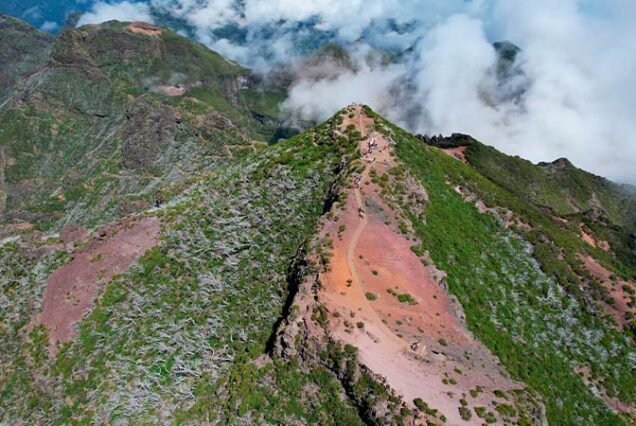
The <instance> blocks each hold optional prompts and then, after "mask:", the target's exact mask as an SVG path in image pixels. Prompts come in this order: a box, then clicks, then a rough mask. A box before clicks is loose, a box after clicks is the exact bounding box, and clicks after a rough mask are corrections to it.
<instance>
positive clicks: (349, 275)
mask: <svg viewBox="0 0 636 426" xmlns="http://www.w3.org/2000/svg"><path fill="white" fill-rule="evenodd" d="M346 112H348V113H349V115H348V117H347V118H345V119H344V121H343V123H342V124H341V126H340V131H341V132H343V133H345V132H346V131H347V128H348V130H349V131H350V130H351V126H352V125H353V126H355V129H356V130H358V131H359V132H360V133H361V135H362V138H361V140H360V142H359V150H360V153H361V160H360V163H359V165H358V167H357V170H359V173H358V174H354V175H353V176H352V179H351V181H350V185H349V186H348V188H346V192H345V193H344V194H341V201H340V203H337V204H336V205H334V207H333V208H332V211H331V214H330V215H327V217H328V219H326V220H324V221H323V223H322V228H321V230H320V233H319V239H320V240H321V241H322V242H323V245H324V246H326V247H327V251H328V254H326V256H328V261H327V262H326V267H325V268H323V269H322V270H321V271H320V273H319V274H318V277H317V282H318V286H319V289H318V290H316V291H313V292H312V291H308V290H307V289H305V291H301V292H299V295H298V296H297V300H296V301H295V303H296V304H297V305H298V306H300V311H301V312H306V313H308V314H309V313H311V312H313V310H314V308H313V307H314V306H315V305H316V304H319V305H320V306H322V307H324V308H325V309H326V310H327V311H328V312H329V322H328V324H329V325H328V328H327V333H328V334H329V335H330V336H331V338H333V339H335V340H336V341H338V342H340V343H342V344H345V345H350V346H353V347H356V348H357V350H358V360H359V362H360V363H361V364H362V365H363V366H364V367H365V368H367V369H368V370H369V371H371V372H372V373H373V374H374V375H375V376H376V377H378V378H380V379H381V380H382V381H383V382H384V383H385V384H386V385H387V386H388V387H390V389H392V390H393V391H395V393H396V394H397V395H399V396H400V397H401V398H402V400H403V401H404V402H405V403H406V404H407V406H408V407H409V408H411V409H416V410H415V412H416V413H417V412H418V410H417V407H416V406H415V405H414V403H413V401H414V400H416V399H418V398H419V399H420V400H422V401H424V402H425V403H426V404H427V406H428V407H429V408H430V410H431V411H432V410H437V412H435V415H433V416H430V415H427V416H424V417H418V416H417V415H416V416H415V417H414V418H412V419H411V420H412V422H413V423H414V424H420V423H422V424H426V423H425V422H432V423H435V422H438V421H439V419H445V420H446V421H447V422H448V424H481V423H483V421H484V419H483V418H480V417H478V416H472V417H471V418H470V419H466V418H462V417H463V416H462V412H463V411H464V410H472V409H473V408H474V407H484V412H488V411H494V409H495V400H496V399H497V397H496V393H497V394H498V393H499V392H508V391H511V390H513V389H521V388H523V385H522V384H519V383H515V382H514V381H513V380H511V379H510V378H509V377H508V375H507V374H506V372H505V371H504V370H503V369H502V367H501V366H500V365H499V362H498V360H497V359H496V358H495V357H494V356H493V355H492V354H491V353H490V351H489V350H488V349H487V348H486V347H485V346H484V345H482V344H481V343H480V342H479V341H477V340H476V339H475V338H474V337H473V336H472V335H471V333H470V332H469V331H468V330H467V328H466V326H465V324H464V322H463V314H462V310H461V306H460V305H459V304H458V303H457V301H456V300H455V299H454V298H453V297H452V296H451V295H449V294H448V292H447V289H446V288H445V281H444V278H445V274H444V273H443V271H439V270H438V269H437V268H435V266H434V265H433V264H432V262H431V261H430V258H428V257H427V256H426V255H424V256H422V257H418V255H417V254H415V253H414V252H413V251H412V250H411V246H413V245H414V244H416V242H417V241H415V239H413V238H412V237H409V236H408V231H407V232H404V230H403V229H402V231H401V228H400V224H401V223H403V222H402V218H401V215H400V212H399V211H396V210H395V209H393V208H392V207H390V206H389V205H388V203H387V201H386V200H385V198H384V197H383V196H382V195H381V193H382V188H381V187H380V185H378V183H375V182H372V180H374V179H373V178H374V177H382V176H383V175H385V174H387V173H389V171H390V169H392V168H394V167H396V166H397V163H396V161H395V159H394V153H393V147H392V144H391V141H390V140H388V139H387V138H386V137H384V136H383V135H382V134H381V133H379V132H376V131H374V130H373V127H374V123H373V120H372V119H371V118H369V117H367V116H366V115H365V113H364V111H363V110H362V108H361V107H358V106H354V107H350V108H349V110H347V111H346ZM413 183H414V182H413ZM409 190H410V191H411V196H412V197H413V198H416V199H417V200H418V202H420V203H425V202H426V201H427V196H426V192H425V191H424V190H423V188H421V187H419V185H416V184H415V183H414V184H413V185H412V186H411V187H410V188H409ZM323 256H324V255H323ZM304 323H305V325H307V324H311V320H309V319H307V318H305V321H304ZM308 329H309V332H310V333H312V332H314V333H315V332H316V330H317V329H319V328H317V327H312V326H308ZM312 330H313V331H312ZM319 332H320V333H322V331H319ZM422 414H424V413H422ZM424 419H426V420H424ZM490 421H491V422H494V421H496V422H497V423H501V424H503V421H502V420H501V419H496V420H495V417H494V416H491V418H490ZM537 421H540V419H538V420H537Z"/></svg>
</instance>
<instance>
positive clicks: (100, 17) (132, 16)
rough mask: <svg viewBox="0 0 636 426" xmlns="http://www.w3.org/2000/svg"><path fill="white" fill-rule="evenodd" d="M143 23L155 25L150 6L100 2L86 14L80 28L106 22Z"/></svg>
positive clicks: (125, 2)
mask: <svg viewBox="0 0 636 426" xmlns="http://www.w3.org/2000/svg"><path fill="white" fill-rule="evenodd" d="M112 20H116V21H122V22H125V21H142V22H148V23H153V21H154V19H153V17H152V14H151V13H150V6H149V5H147V4H144V3H133V2H129V1H122V2H119V3H108V2H105V1H98V2H96V3H95V4H93V6H92V8H91V10H90V11H89V12H86V13H84V14H83V15H82V16H81V18H80V19H79V21H78V22H77V25H78V26H82V25H87V24H101V23H102V22H106V21H112Z"/></svg>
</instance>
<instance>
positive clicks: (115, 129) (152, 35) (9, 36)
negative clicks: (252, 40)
mask: <svg viewBox="0 0 636 426" xmlns="http://www.w3.org/2000/svg"><path fill="white" fill-rule="evenodd" d="M3 19H4V21H3V22H5V21H6V22H10V23H13V25H11V26H8V25H4V26H3V27H2V28H0V33H1V34H2V37H0V39H2V42H3V43H4V44H7V45H9V48H8V52H12V51H16V52H18V51H21V50H22V45H23V44H24V42H25V40H27V41H28V40H30V39H36V40H41V41H42V43H41V44H42V47H41V49H40V50H38V51H37V52H36V53H37V54H35V53H34V54H33V55H32V56H33V58H35V59H37V60H38V61H39V62H38V64H37V70H38V71H37V73H35V74H29V75H28V76H22V77H20V75H22V74H24V73H22V74H20V75H17V76H15V77H14V76H9V77H11V78H13V79H14V80H16V82H15V83H14V84H12V85H10V86H8V85H7V86H6V87H7V88H9V89H11V90H12V92H11V95H10V99H8V101H7V102H6V104H5V105H4V106H3V107H2V108H1V109H0V157H1V158H0V159H1V160H2V161H0V166H1V167H2V173H0V196H1V197H0V201H1V202H0V214H2V215H3V219H4V221H27V222H32V223H35V224H37V225H38V226H40V227H42V228H46V227H56V226H60V225H61V224H64V223H66V222H75V223H80V224H89V225H94V224H96V223H99V221H102V220H104V219H112V218H115V217H118V216H120V215H122V214H126V213H127V212H131V211H139V210H143V209H145V208H148V207H149V206H152V205H153V204H161V203H162V202H163V201H166V197H167V196H168V195H169V194H166V193H165V188H166V187H168V186H170V184H171V183H173V182H178V181H181V180H183V179H185V178H187V177H189V176H192V175H193V174H194V173H195V172H198V171H200V170H201V169H203V168H213V167H214V164H216V163H219V162H225V161H227V159H229V158H230V157H232V152H233V151H235V150H241V149H244V148H250V147H251V148H252V149H253V148H254V147H255V146H256V145H254V143H253V141H254V140H256V141H260V142H259V143H261V144H265V143H266V142H267V141H269V140H270V139H271V138H272V137H273V136H274V135H275V134H276V133H277V132H278V133H280V132H279V130H278V121H277V120H278V119H277V117H276V113H277V111H276V101H277V99H278V98H279V97H280V96H279V95H277V94H274V93H268V92H263V91H261V90H260V89H259V87H258V86H257V85H256V83H255V82H254V79H253V78H252V76H251V74H250V73H249V71H248V70H245V69H243V68H241V67H239V66H238V65H236V64H234V63H232V62H229V61H227V60H226V59H224V58H223V57H221V56H219V55H218V54H216V53H214V52H212V51H210V50H208V49H207V48H205V47H203V46H202V45H199V44H196V43H193V42H191V41H188V40H187V39H185V38H183V37H180V36H178V35H176V34H175V33H172V32H170V31H164V30H162V29H159V28H155V27H146V26H131V25H129V24H123V23H118V22H111V23H107V24H103V25H100V26H87V27H83V28H80V29H69V30H66V31H65V32H64V33H63V34H62V35H60V37H58V38H57V39H55V40H53V41H52V45H51V46H50V47H48V45H47V44H46V43H45V42H48V43H49V44H51V40H50V39H49V38H48V36H45V35H43V34H41V33H38V32H37V31H36V30H34V29H32V28H30V27H28V26H27V25H25V24H23V23H19V21H15V20H11V19H10V18H3ZM16 28H17V29H16ZM16 32H17V33H18V34H17V35H15V34H14V33H16ZM26 44H28V45H29V46H31V48H32V49H35V48H36V47H37V46H38V44H36V43H35V42H31V41H28V43H26ZM11 49H13V50H11ZM49 50H50V53H49ZM9 56H11V55H8V54H5V52H3V57H2V61H3V63H2V64H1V65H2V66H1V67H0V69H3V70H5V69H7V68H8V69H16V70H18V68H17V67H15V66H14V64H13V62H11V59H10V58H9ZM13 56H15V55H13ZM13 56H11V57H13ZM35 59H33V61H35ZM25 61H26V60H23V61H22V62H25ZM25 63H26V65H25V67H27V65H28V66H31V65H30V62H25ZM27 68H28V67H27ZM29 69H30V68H29ZM25 72H26V71H25ZM9 77H7V78H9ZM3 87H4V86H3ZM168 192H169V191H168Z"/></svg>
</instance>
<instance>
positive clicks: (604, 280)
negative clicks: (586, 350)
mask: <svg viewBox="0 0 636 426" xmlns="http://www.w3.org/2000/svg"><path fill="white" fill-rule="evenodd" d="M579 258H580V259H581V261H582V262H583V265H584V266H585V269H587V270H588V271H589V273H590V274H592V276H594V277H595V278H597V279H598V280H599V281H600V282H601V284H602V285H603V287H605V288H606V289H607V290H608V291H609V292H610V295H611V296H612V298H614V301H615V303H614V305H613V306H611V305H606V306H607V309H606V310H607V312H608V313H609V314H611V315H612V316H613V317H614V319H616V322H617V323H618V324H620V325H621V326H624V325H625V324H627V320H625V314H626V313H627V312H631V313H632V314H635V315H636V307H632V308H630V307H629V305H628V303H629V302H630V301H631V299H632V298H631V296H630V294H629V293H628V292H627V291H625V290H624V288H623V287H626V288H631V289H632V290H633V291H636V283H634V282H631V281H625V280H622V279H619V278H616V279H615V281H612V279H611V277H612V272H610V271H609V270H608V269H607V268H605V267H604V266H603V265H601V264H600V263H598V262H597V261H596V259H594V258H593V257H591V256H580V257H579Z"/></svg>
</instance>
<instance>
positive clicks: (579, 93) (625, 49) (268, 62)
mask: <svg viewBox="0 0 636 426" xmlns="http://www.w3.org/2000/svg"><path fill="white" fill-rule="evenodd" d="M122 6H123V7H122ZM124 10H125V11H126V12H125V13H124ZM151 11H155V12H159V13H160V14H167V15H169V16H172V17H174V18H177V19H180V20H182V21H183V22H185V23H187V24H188V25H189V26H190V27H191V28H192V29H193V30H194V34H195V36H196V37H197V38H198V39H199V40H200V41H202V42H203V43H205V44H207V45H208V46H210V47H211V48H213V49H215V50H217V51H219V52H220V53H222V54H224V55H226V56H228V57H230V58H232V59H234V60H236V61H238V62H240V63H242V64H245V65H247V66H251V67H253V68H256V69H259V70H262V71H264V72H265V71H267V70H269V69H271V68H272V67H275V66H276V65H278V64H293V63H295V62H297V61H298V60H299V59H300V58H302V57H303V56H305V55H306V54H307V53H308V52H311V51H312V50H315V48H317V47H319V46H320V45H321V44H324V43H327V42H331V41H335V42H337V43H339V44H340V45H342V46H344V47H346V48H347V49H348V50H349V51H350V52H351V53H350V56H351V58H350V60H351V62H352V64H351V66H349V67H340V68H338V67H336V68H335V71H334V69H333V67H332V68H331V69H330V70H329V72H325V73H322V74H321V73H319V74H318V75H316V74H315V73H314V74H310V75H307V74H304V73H300V74H298V75H297V76H296V79H295V81H294V82H293V84H292V87H291V89H290V93H289V98H288V99H287V100H286V101H285V102H284V104H283V107H284V109H285V111H287V112H288V114H289V115H290V117H296V118H302V119H312V120H322V119H325V118H327V117H329V116H330V115H331V114H333V113H334V112H335V111H336V110H338V109H339V108H341V107H343V106H344V105H346V104H348V103H350V102H352V101H355V102H363V103H366V104H369V105H370V106H371V107H373V108H374V109H376V110H377V111H379V112H381V113H382V114H384V115H386V116H387V117H388V118H390V119H391V120H393V121H396V122H397V123H398V124H401V125H402V126H404V127H406V128H408V129H409V130H411V131H414V132H419V133H429V134H433V133H444V134H447V133H451V132H464V133H470V134H472V135H473V136H475V137H476V138H478V139H480V140H482V141H483V142H485V143H487V144H490V145H494V146H496V147H497V148H499V149H501V150H502V151H504V152H506V153H509V154H516V155H520V156H522V157H524V158H528V159H530V160H532V161H546V160H552V159H555V158H557V157H563V156H565V157H568V158H569V159H570V160H571V161H572V162H573V163H575V164H576V165H577V166H579V167H582V168H584V169H587V170H589V171H592V172H595V173H597V174H600V175H603V176H607V177H609V178H611V179H613V180H617V181H623V182H630V183H636V167H635V164H636V141H635V140H634V139H635V136H634V135H636V119H635V118H636V55H635V54H634V53H633V47H632V46H631V45H632V44H633V42H634V41H636V26H635V25H633V22H636V3H634V2H633V1H630V0H607V1H603V2H595V1H593V0H561V1H559V2H554V1H548V0H537V1H534V2H521V1H516V0H492V1H487V0H469V1H465V0H413V1H410V2H403V1H402V2H401V1H398V0H352V1H350V2H342V1H335V0H307V1H303V2H298V1H294V0H273V1H261V0H242V1H240V2H237V1H235V0H149V2H148V4H140V3H130V2H123V3H119V4H117V5H116V6H114V5H112V4H107V3H101V2H100V3H98V4H97V5H95V7H94V9H93V11H92V12H91V13H89V14H87V15H84V16H83V17H82V21H80V22H83V23H88V22H96V21H99V20H100V19H102V20H106V18H108V19H120V20H121V19H124V20H130V19H131V18H130V17H123V18H122V15H130V16H134V20H151V19H152V17H149V16H148V15H150V13H151ZM498 40H509V41H511V42H513V43H515V44H516V45H517V46H519V47H520V48H521V51H520V52H518V54H517V55H516V57H514V60H509V61H507V62H506V61H505V60H504V61H502V59H501V55H500V54H498V52H497V50H496V49H495V47H494V46H493V42H495V41H498ZM378 52H382V54H380V55H378ZM382 55H384V58H382ZM387 55H388V56H389V57H390V58H391V60H388V61H387V60H386V57H387Z"/></svg>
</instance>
